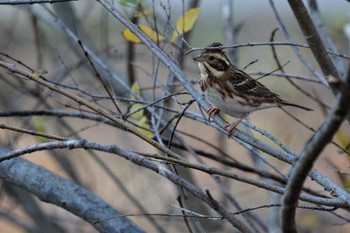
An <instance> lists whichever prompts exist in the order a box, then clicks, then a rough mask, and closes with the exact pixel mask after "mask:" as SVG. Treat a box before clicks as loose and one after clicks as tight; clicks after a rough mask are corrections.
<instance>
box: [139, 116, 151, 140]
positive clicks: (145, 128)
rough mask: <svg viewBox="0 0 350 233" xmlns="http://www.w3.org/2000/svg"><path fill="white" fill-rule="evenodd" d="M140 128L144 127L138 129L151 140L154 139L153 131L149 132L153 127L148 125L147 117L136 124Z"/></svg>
mask: <svg viewBox="0 0 350 233" xmlns="http://www.w3.org/2000/svg"><path fill="white" fill-rule="evenodd" d="M136 124H137V125H138V126H140V127H142V128H138V130H139V131H140V132H141V133H142V134H144V135H146V136H147V137H149V138H152V137H153V133H152V131H151V130H148V129H151V127H150V126H149V124H148V123H147V118H146V117H145V116H143V117H142V118H141V119H140V120H139V121H138V122H137V123H136Z"/></svg>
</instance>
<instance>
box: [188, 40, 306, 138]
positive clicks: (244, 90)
mask: <svg viewBox="0 0 350 233" xmlns="http://www.w3.org/2000/svg"><path fill="white" fill-rule="evenodd" d="M220 46H222V44H221V43H218V42H214V43H212V44H210V45H209V46H208V47H207V48H206V49H204V50H203V51H202V53H201V54H200V55H199V56H197V57H195V58H193V60H194V61H197V62H198V67H199V70H200V78H199V84H200V87H201V89H202V91H203V93H204V95H205V97H206V98H207V100H208V101H209V102H211V103H212V104H213V105H215V107H216V108H211V109H209V110H208V113H209V118H210V116H211V115H212V114H217V113H219V112H220V110H222V111H223V112H225V113H226V114H228V115H230V116H233V117H240V119H239V120H238V121H237V122H236V123H235V124H229V125H227V130H228V133H229V134H231V132H232V130H233V129H234V128H235V127H236V126H237V125H238V124H239V123H240V122H241V121H242V120H243V119H244V118H245V117H246V116H247V115H248V114H249V113H251V112H253V111H256V110H260V109H265V108H271V107H279V106H292V107H296V108H300V109H303V110H306V111H311V110H312V109H310V108H307V107H304V106H300V105H297V104H292V103H289V102H287V101H285V100H283V99H281V98H280V97H279V96H278V95H277V94H276V93H273V92H271V91H270V90H269V89H268V88H267V87H265V86H264V85H263V84H261V83H260V82H258V81H257V80H255V79H253V78H252V77H250V76H249V75H248V74H246V73H245V72H243V71H242V70H239V69H238V68H237V67H236V66H234V65H233V64H231V62H230V60H229V59H228V58H227V56H226V54H225V52H224V50H223V49H220V48H217V49H216V48H215V47H220Z"/></svg>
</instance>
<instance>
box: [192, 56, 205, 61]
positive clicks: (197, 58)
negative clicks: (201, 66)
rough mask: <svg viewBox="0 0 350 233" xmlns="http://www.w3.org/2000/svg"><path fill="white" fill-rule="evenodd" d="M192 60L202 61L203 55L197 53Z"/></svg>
mask: <svg viewBox="0 0 350 233" xmlns="http://www.w3.org/2000/svg"><path fill="white" fill-rule="evenodd" d="M193 61H197V62H203V57H202V56H201V55H198V56H196V57H194V58H193Z"/></svg>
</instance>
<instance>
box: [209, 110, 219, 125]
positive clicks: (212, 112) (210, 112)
mask: <svg viewBox="0 0 350 233" xmlns="http://www.w3.org/2000/svg"><path fill="white" fill-rule="evenodd" d="M207 113H208V121H209V122H210V118H211V116H212V115H214V116H215V115H216V114H219V113H220V109H218V108H213V107H212V108H209V110H208V111H207Z"/></svg>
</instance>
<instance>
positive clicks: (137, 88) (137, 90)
mask: <svg viewBox="0 0 350 233" xmlns="http://www.w3.org/2000/svg"><path fill="white" fill-rule="evenodd" d="M131 90H132V91H133V92H134V93H135V94H136V95H141V92H140V86H139V83H138V82H134V83H133V84H132V86H131ZM131 98H132V99H133V100H134V99H135V97H134V96H133V95H132V96H131Z"/></svg>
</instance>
